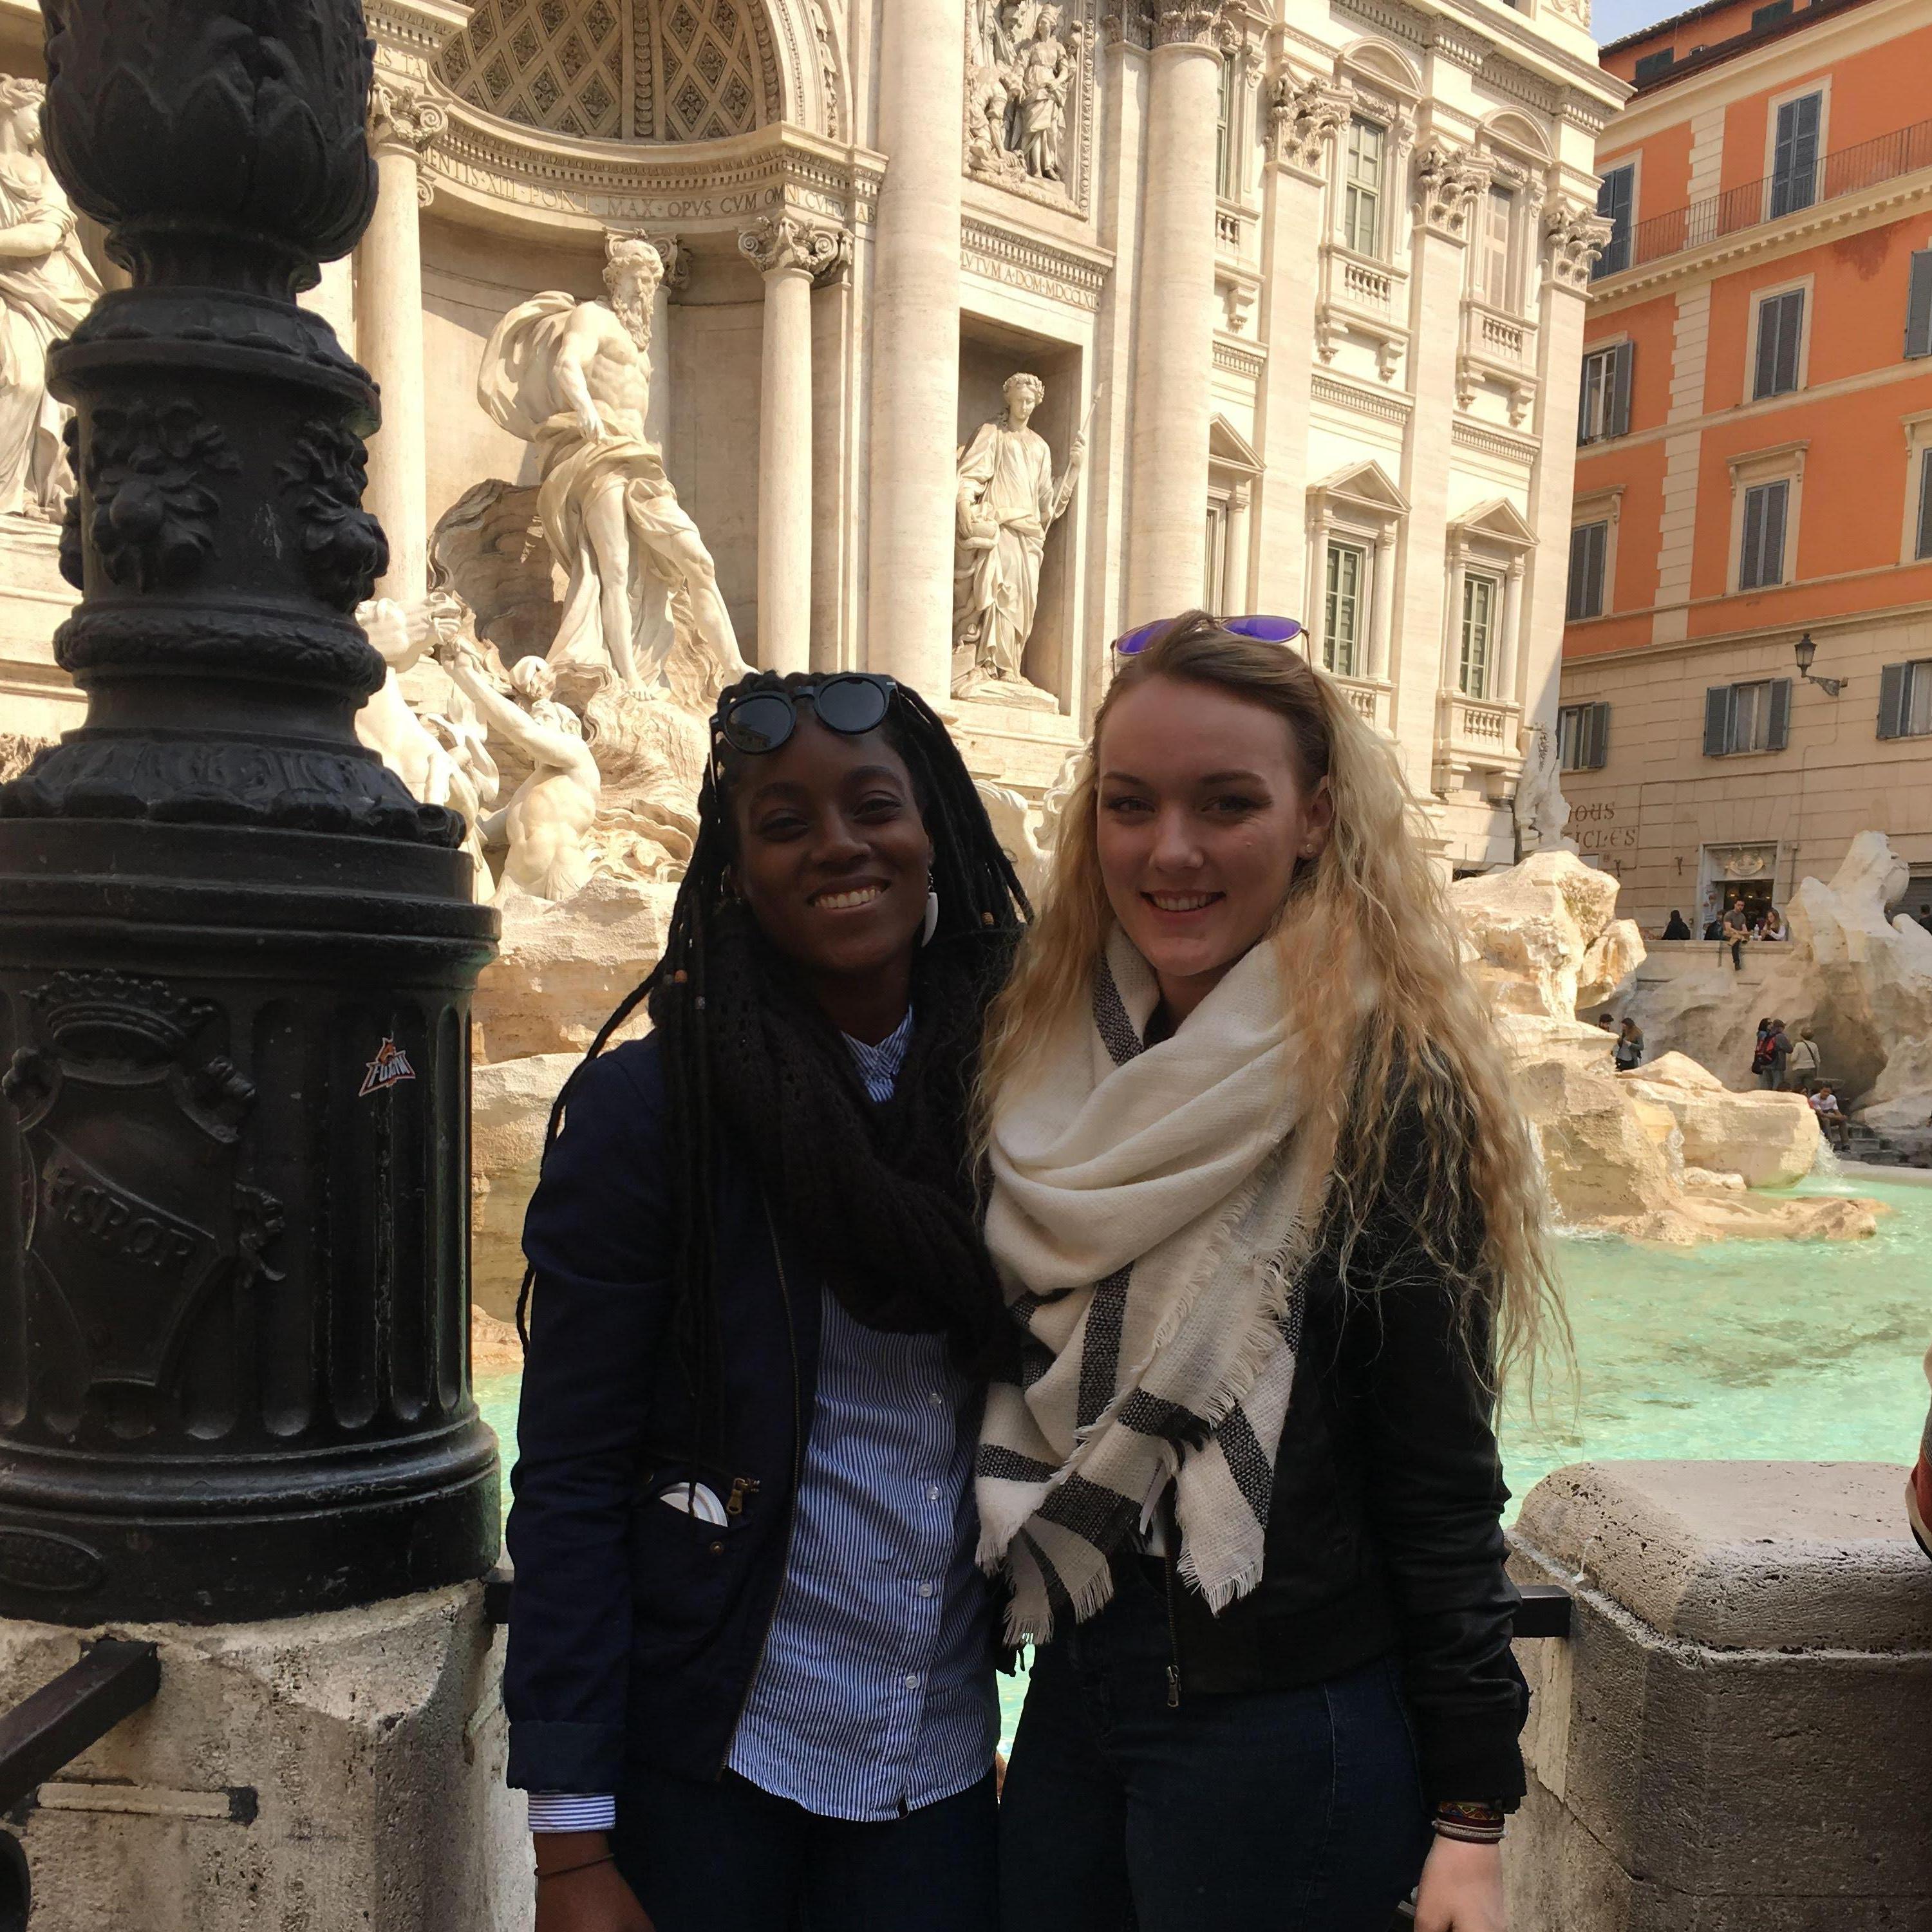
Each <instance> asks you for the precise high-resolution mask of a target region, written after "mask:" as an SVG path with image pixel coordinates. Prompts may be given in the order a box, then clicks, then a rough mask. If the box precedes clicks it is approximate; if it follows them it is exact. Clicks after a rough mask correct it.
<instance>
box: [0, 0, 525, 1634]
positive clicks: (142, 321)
mask: <svg viewBox="0 0 1932 1932" xmlns="http://www.w3.org/2000/svg"><path fill="white" fill-rule="evenodd" d="M46 21H47V71H48V75H49V80H48V93H47V102H46V115H45V128H46V145H47V151H48V154H49V158H50V160H51V161H52V165H53V167H54V169H55V173H56V174H57V175H58V177H59V178H60V180H61V181H62V183H63V184H65V187H66V188H67V190H68V193H69V194H70V195H71V196H72V198H73V199H74V202H76V203H77V205H79V206H80V208H83V209H84V210H86V212H87V213H89V214H91V215H92V216H94V217H95V218H96V219H97V220H100V221H101V222H102V223H104V224H106V226H107V229H108V230H109V236H110V239H109V243H108V246H109V249H110V253H111V254H113V255H114V257H115V259H116V260H119V261H121V262H122V263H124V264H125V265H126V266H127V267H128V268H129V269H130V270H131V271H132V272H133V278H134V283H133V287H131V288H130V289H127V290H121V291H118V292H116V293H110V294H109V295H107V296H105V297H104V299H102V300H101V302H100V303H99V304H98V306H97V307H96V308H95V310H94V311H93V312H92V314H90V315H89V317H88V318H87V320H86V321H85V322H84V323H83V324H82V326H80V328H79V329H77V331H76V332H75V333H74V338H73V339H72V340H71V341H69V342H68V343H67V344H64V345H62V347H60V348H58V350H56V351H55V353H54V354H53V356H52V359H51V360H52V385H53V387H54V389H55V392H56V393H57V394H58V395H60V396H61V397H62V398H63V399H65V400H66V401H69V402H71V403H72V404H73V405H74V407H75V410H76V411H77V418H76V421H75V422H74V425H72V427H71V430H70V433H69V434H70V448H71V455H72V456H73V459H74V469H75V472H76V475H77V478H78V480H79V490H78V493H77V496H76V498H75V499H74V506H73V508H72V510H71V513H70V515H69V518H68V525H67V528H66V530H65V533H64V537H63V542H62V568H63V569H64V570H65V571H66V573H67V574H68V577H69V578H70V579H71V580H72V581H73V582H74V583H75V584H76V585H77V586H79V587H80V589H81V590H82V592H83V598H82V601H81V603H80V607H79V609H78V610H77V611H76V613H74V616H73V617H72V618H71V619H70V620H69V622H68V623H67V624H66V625H65V626H64V627H63V628H62V631H61V633H60V636H59V639H58V653H59V657H60V661H61V662H62V664H64V665H65V667H67V669H68V670H69V671H70V672H71V673H73V675H74V678H75V679H76V681H77V682H78V683H79V684H80V685H82V687H83V688H84V689H85V690H86V692H87V694H88V714H87V722H86V724H85V725H84V726H83V727H82V728H81V729H80V730H78V731H76V732H73V733H70V734H68V736H67V738H66V739H65V740H64V741H63V742H62V743H61V744H60V745H57V746H55V747H53V748H51V749H49V750H48V751H43V752H42V753H41V754H40V756H39V757H37V759H36V760H34V763H33V764H32V766H30V767H29V769H28V770H27V771H26V773H25V774H24V775H23V776H22V777H20V778H18V779H17V780H16V781H14V782H13V784H10V786H7V787H5V789H4V790H0V1064H7V1072H6V1076H5V1096H6V1101H7V1107H6V1109H4V1110H0V1614H5V1615H7V1616H21V1617H29V1618H36V1619H42V1620H45V1621H53V1622H70V1623H93V1622H101V1621H104V1620H106V1619H126V1618H136V1617H151V1618H157V1619H169V1620H177V1621H222V1622H226V1621H230V1620H235V1619H247V1618H253V1617H257V1616H276V1615H284V1614H289V1613H295V1612H298V1611H308V1610H323V1609H326V1608H329V1607H335V1606H338V1605H341V1604H353V1603H358V1602H364V1601H371V1600H373V1599H375V1598H380V1597H384V1596H389V1595H400V1594H402V1593H404V1592H408V1591H413V1590H419V1589H428V1588H431V1587H432V1586H437V1585H441V1584H445V1583H451V1582H453V1581H455V1580H459V1579H461V1578H463V1577H471V1576H474V1575H475V1574H478V1573H479V1572H481V1571H483V1570H484V1569H485V1568H487V1566H488V1565H489V1563H490V1561H491V1560H492V1559H493V1555H494V1553H495V1549H496V1507H497V1505H496V1469H495V1459H494V1454H493V1448H492V1445H491V1442H490V1437H489V1435H488V1433H487V1430H485V1429H484V1427H482V1425H481V1423H480V1422H479V1421H478V1419H477V1416H476V1412H475V1405H474V1403H473V1402H472V1399H471V1394H470V1386H469V1337H468V1217H469V1185H468V1144H467V1128H466V1112H467V1099H468V1068H469V1043H468V1002H469V992H470V990H471V989H472V986H473V985H474V983H475V976H476V974H477V971H478V968H480V967H481V965H482V964H483V962H484V961H485V960H486V959H487V957H488V956H489V953H490V941H491V938H492V935H493V915H492V914H491V913H489V912H488V911H487V910H485V909H483V908H479V907H475V906H473V905H472V904H471V903H470V901H469V893H468V885H467V862H466V860H465V859H463V856H461V855H460V853H458V850H457V849H456V841H457V840H458V837H459V835H460V826H459V823H458V821H457V820H455V818H454V817H453V816H452V814H449V812H447V811H444V810H443V809H442V808H433V807H428V806H425V805H419V804H417V803H416V802H415V801H414V800H413V799H411V798H410V796H408V794H407V793H406V791H405V790H404V788H403V787H402V786H401V784H400V783H399V782H398V781H397V780H396V779H395V778H394V777H392V775H390V774H389V772H387V771H386V769H384V767H383V766H382V765H381V763H379V762H378V761H377V760H376V758H375V757H373V756H372V755H371V754H370V753H368V752H367V751H365V750H363V749H362V747H361V746H360V745H359V744H358V743H357V742H356V736H355V733H354V730H353V717H354V715H355V712H356V709H357V707H358V706H359V704H360V703H361V702H362V699H363V697H365V695H366V694H368V692H370V691H372V690H374V688H376V686H377V685H378V683H379V682H380V680H381V678H382V676H383V669H382V665H381V664H380V661H379V660H378V658H377V656H376V654H375V653H374V652H373V651H372V650H371V649H370V648H369V646H368V643H366V641H365V640H364V638H363V637H362V634H361V632H360V631H359V630H358V628H356V625H355V624H354V622H353V621H352V619H351V617H350V612H351V611H352V610H353V609H354V607H355V606H356V603H357V601H359V599H360V598H362V597H364V596H365V595H368V592H369V589H370V586H371V583H373V581H374V579H375V578H376V577H377V576H378V575H380V574H381V572H382V571H383V568H385V562H386V547H385V544H384V541H383V535H382V532H381V531H380V529H379V528H378V526H377V524H376V523H375V521H374V519H373V518H372V517H370V516H369V515H368V514H366V513H365V511H363V510H362V508H361V503H360V499H361V496H362V485H363V475H364V470H363V460H364V459H363V438H364V437H366V436H367V435H368V434H371V431H373V430H374V428H375V425H376V423H377V398H376V395H375V392H374V388H373V386H372V385H371V383H370V380H369V378H368V376H367V374H365V372H364V371H362V369H361V368H358V367H357V366H356V364H355V363H353V362H351V361H350V359H348V357H347V356H345V355H344V353H342V351H341V349H340V347H338V344H337V343H336V341H335V336H334V335H333V333H332V331H331V330H330V329H329V327H328V326H327V325H326V323H323V321H321V320H320V319H319V318H318V317H315V316H314V315H312V314H308V313H307V312H305V311H303V310H302V309H300V308H298V307H297V306H296V302H295V300H294V297H295V294H296V290H298V289H299V288H302V287H306V286H308V285H309V284H312V283H313V282H314V280H315V279H316V273H317V261H318V260H331V259H333V258H335V257H339V256H341V255H342V254H345V253H346V252H347V251H348V250H349V249H350V248H351V247H352V246H353V245H354V243H355V241H356V238H357V236H359V235H360V234H361V233H362V230H363V229H364V228H365V226H367V224H368V220H369V218H370V213H371V207H372V205H373V204H374V197H375V193H376V176H375V172H374V167H373V166H372V163H371V160H370V156H369V152H368V145H367V143H366V141H365V114H366V111H367V102H368V92H369V83H370V74H371V49H370V46H369V43H368V40H367V39H366V38H365V34H364V31H363V26H362V13H361V10H360V8H359V6H358V5H356V0H47V4H46ZM8 1063H10V1064H8Z"/></svg>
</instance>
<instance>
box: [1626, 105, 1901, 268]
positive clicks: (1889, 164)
mask: <svg viewBox="0 0 1932 1932" xmlns="http://www.w3.org/2000/svg"><path fill="white" fill-rule="evenodd" d="M1928 167H1932V121H1915V122H1914V123H1913V124H1912V126H1910V127H1900V128H1899V129H1897V130H1896V131H1895V132H1894V133H1890V134H1880V135H1879V136H1877V137H1876V139H1873V140H1870V141H1861V142H1859V143H1858V145H1857V146H1856V147H1855V148H1841V149H1840V150H1839V151H1838V153H1836V154H1824V155H1821V156H1820V157H1819V158H1818V159H1817V160H1815V161H1814V162H1813V163H1811V166H1809V167H1804V168H1787V169H1784V171H1783V172H1781V173H1778V174H1771V175H1765V176H1764V177H1763V179H1762V180H1760V181H1747V182H1745V184H1743V185H1742V187H1733V188H1727V189H1726V190H1725V191H1724V193H1722V194H1714V195H1710V196H1707V197H1706V199H1703V200H1702V201H1694V202H1691V205H1689V206H1688V208H1673V209H1672V210H1671V211H1670V213H1669V214H1654V215H1652V217H1650V219H1649V220H1648V221H1640V222H1639V223H1637V226H1636V227H1635V228H1634V229H1632V230H1631V233H1630V235H1629V237H1628V239H1627V240H1625V241H1624V242H1623V245H1622V247H1621V248H1619V247H1618V246H1617V245H1616V243H1615V242H1613V244H1612V245H1611V247H1610V248H1609V249H1607V250H1606V251H1605V252H1604V254H1603V255H1602V256H1601V257H1600V258H1599V259H1598V263H1597V275H1598V278H1599V279H1601V278H1603V277H1604V276H1606V275H1616V274H1618V273H1619V272H1621V271H1622V270H1623V269H1637V268H1642V267H1643V266H1645V265H1646V263H1651V262H1658V261H1661V260H1664V258H1665V257H1667V256H1671V255H1681V254H1683V253H1684V251H1685V250H1686V249H1688V248H1703V247H1704V246H1705V245H1706V244H1707V243H1709V242H1715V241H1718V240H1719V239H1721V238H1722V237H1724V236H1727V235H1736V234H1737V233H1739V232H1740V231H1741V230H1742V229H1747V228H1758V227H1762V226H1763V225H1764V224H1765V223H1766V222H1770V221H1781V220H1784V218H1785V217H1787V215H1793V214H1799V213H1802V211H1804V210H1805V208H1815V207H1816V206H1817V205H1818V204H1819V203H1820V202H1825V201H1835V200H1836V199H1838V197H1839V196H1841V195H1847V194H1858V193H1862V192H1863V191H1864V190H1865V189H1867V188H1869V187H1876V186H1877V185H1878V184H1879V182H1881V181H1893V180H1896V179H1897V177H1898V176H1899V175H1909V174H1912V173H1913V172H1915V171H1916V170H1917V169H1920V168H1928ZM1619 257H1621V259H1619Z"/></svg>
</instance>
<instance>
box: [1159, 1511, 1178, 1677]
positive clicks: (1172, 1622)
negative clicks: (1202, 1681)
mask: <svg viewBox="0 0 1932 1932" xmlns="http://www.w3.org/2000/svg"><path fill="white" fill-rule="evenodd" d="M1165 1514H1166V1522H1165V1523H1163V1525H1162V1529H1163V1532H1164V1533H1163V1535H1162V1538H1161V1542H1162V1544H1163V1549H1162V1550H1161V1565H1162V1568H1163V1570H1164V1571H1165V1572H1166V1583H1167V1592H1166V1594H1167V1708H1168V1709H1169V1710H1170V1711H1178V1710H1179V1709H1181V1625H1180V1623H1179V1622H1178V1619H1176V1617H1175V1611H1174V1546H1175V1542H1176V1541H1178V1538H1179V1536H1180V1534H1181V1532H1180V1528H1179V1526H1178V1523H1177V1522H1176V1520H1175V1515H1174V1512H1173V1511H1172V1509H1169V1510H1166V1511H1165Z"/></svg>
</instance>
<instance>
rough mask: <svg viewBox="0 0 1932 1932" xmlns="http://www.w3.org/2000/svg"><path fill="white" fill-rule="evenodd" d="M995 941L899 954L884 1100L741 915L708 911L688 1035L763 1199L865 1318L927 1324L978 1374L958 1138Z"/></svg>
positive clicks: (1007, 1330) (992, 976) (990, 1322)
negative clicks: (907, 999) (907, 988)
mask: <svg viewBox="0 0 1932 1932" xmlns="http://www.w3.org/2000/svg"><path fill="white" fill-rule="evenodd" d="M1010 946H1011V941H1010V939H1009V938H1007V937H1006V936H1004V935H992V934H989V935H986V936H985V937H984V938H980V937H978V936H976V935H964V936H961V937H958V938H941V939H939V940H938V941H935V943H934V944H932V945H930V946H928V947H925V948H923V949H922V950H921V951H920V953H919V955H918V957H917V960H916V964H915V966H914V968H913V986H912V1005H913V1037H912V1040H911V1043H910V1046H908V1048H907V1052H906V1058H905V1063H904V1067H902V1068H901V1071H900V1073H899V1076H898V1083H897V1085H896V1087H895V1090H894V1092H893V1095H892V1099H891V1100H889V1101H887V1102H886V1103H884V1104H883V1105H879V1104H876V1103H874V1102H873V1101H871V1100H869V1099H868V1097H867V1096H866V1094H865V1088H864V1086H863V1085H862V1082H861V1081H860V1079H859V1073H858V1070H857V1068H856V1066H855V1064H853V1058H852V1055H851V1053H850V1049H848V1048H847V1046H846V1045H845V1043H844V1040H842V1039H841V1037H840V1036H839V1034H838V1031H837V1029H836V1028H835V1027H834V1026H833V1025H832V1023H831V1022H830V1021H829V1020H828V1019H826V1016H825V1015H824V1014H823V1013H822V1012H821V1011H820V1009H819V1008H818V1007H817V1005H816V1004H815V1003H814V1002H813V1001H811V999H810V998H808V996H807V995H805V994H804V993H803V992H802V991H801V990H800V989H799V987H798V985H797V979H798V974H797V969H796V968H795V967H793V966H791V965H789V964H788V962H786V961H784V959H781V957H780V956H778V954H777V953H775V952H774V951H773V950H772V948H771V947H770V945H769V943H768V942H767V941H766V940H765V939H764V938H763V936H762V935H760V933H759V932H757V929H756V928H755V927H754V926H752V925H751V922H750V920H749V919H748V918H745V917H742V916H726V917H724V918H722V919H721V920H720V921H719V929H718V933H717V935H716V943H715V945H714V947H713V948H712V952H711V955H710V958H709V962H707V970H706V984H705V989H704V991H705V1009H706V1010H705V1015H704V1019H705V1026H704V1034H705V1037H706V1040H707V1043H708V1046H709V1052H708V1060H709V1067H708V1071H709V1076H710V1079H711V1083H712V1096H713V1098H714V1100H715V1104H716V1106H717V1110H718V1121H719V1126H720V1129H721V1132H722V1133H724V1135H725V1136H727V1139H728V1142H729V1145H730V1147H731V1148H732V1150H733V1151H734V1152H735V1153H736V1154H738V1155H739V1156H740V1157H748V1159H749V1160H750V1162H751V1166H752V1169H753V1171H754V1172H755V1173H756V1174H757V1176H758V1178H759V1179H760V1181H761V1183H762V1184H763V1187H764V1188H765V1190H766V1196H767V1198H768V1199H769V1200H770V1202H771V1204H772V1211H773V1212H774V1214H775V1215H776V1216H777V1217H778V1219H779V1220H780V1221H781V1223H783V1224H784V1226H786V1227H787V1229H789V1230H790V1232H791V1234H792V1235H793V1236H794V1237H795V1238H796V1239H797V1241H799V1244H800V1245H801V1246H802V1247H804V1249H805V1250H806V1252H807V1253H808V1254H809V1255H810V1256H811V1259H812V1261H813V1262H814V1264H815V1265H817V1268H819V1269H820V1270H821V1271H823V1275H824V1277H825V1280H826V1283H827V1284H828V1285H829V1287H830V1289H831V1290H832V1293H833V1294H834V1295H836V1296H837V1297H838V1300H839V1301H840V1303H841V1305H842V1306H843V1307H844V1308H845V1310H847V1313H849V1314H850V1315H851V1316H853V1319H855V1320H856V1321H858V1322H862V1323H863V1324H864V1325H865V1327H867V1328H874V1329H880V1330H883V1331H887V1332H889V1333H892V1334H944V1335H945V1336H946V1337H947V1342H948V1344H949V1346H950V1349H951V1351H952V1353H953V1357H954V1359H955V1360H956V1361H958V1362H959V1364H960V1366H961V1367H962V1368H965V1369H966V1370H968V1371H969V1372H971V1373H977V1374H980V1375H986V1374H989V1373H994V1372H995V1371H996V1370H1000V1369H1001V1368H1003V1367H1006V1366H1007V1361H1008V1358H1009V1356H1010V1352H1011V1350H1012V1347H1013V1343H1012V1340H1011V1337H1012V1335H1013V1329H1012V1327H1011V1325H1010V1322H1008V1321H1007V1318H1006V1313H1005V1307H1004V1301H1003V1299H1002V1298H1001V1292H1000V1288H999V1283H998V1280H997V1278H996V1277H995V1274H994V1271H993V1265H992V1261H991V1259H989V1256H988V1255H987V1253H986V1248H985V1246H984V1244H983V1243H982V1241H981V1240H980V1226H979V1212H978V1205H977V1199H976V1196H975V1190H974V1185H973V1181H972V1176H971V1171H970V1163H969V1159H968V1149H967V1133H968V1128H967V1123H968V1118H969V1116H970V1108H971V1096H972V1087H973V1082H974V1076H975V1073H976V1070H977V1057H978V1050H979V1037H980V1026H981V1023H982V1022H983V1019H984V1017H985V1012H986V1002H987V1001H988V999H989V998H990V997H991V995H992V992H993V991H994V990H995V988H997V986H998V984H999V982H1000V980H1001V977H1002V976H1003V974H1004V971H1005V968H1006V965H1007V960H1008V958H1009V957H1010Z"/></svg>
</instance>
